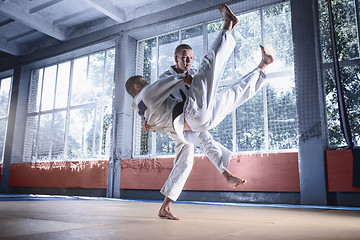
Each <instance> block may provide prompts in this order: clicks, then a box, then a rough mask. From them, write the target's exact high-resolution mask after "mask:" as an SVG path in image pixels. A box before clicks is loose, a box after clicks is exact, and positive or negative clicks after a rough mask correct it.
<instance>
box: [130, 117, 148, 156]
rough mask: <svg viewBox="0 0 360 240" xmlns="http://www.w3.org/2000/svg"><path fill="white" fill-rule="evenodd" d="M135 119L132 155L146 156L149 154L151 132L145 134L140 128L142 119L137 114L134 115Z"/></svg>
mask: <svg viewBox="0 0 360 240" xmlns="http://www.w3.org/2000/svg"><path fill="white" fill-rule="evenodd" d="M134 117H135V136H134V138H135V146H134V154H135V155H137V156H139V155H148V154H150V153H151V142H152V134H151V132H145V131H144V130H142V128H141V123H142V119H141V117H140V116H139V115H138V114H135V115H134Z"/></svg>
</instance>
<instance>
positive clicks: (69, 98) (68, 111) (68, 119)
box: [64, 60, 74, 159]
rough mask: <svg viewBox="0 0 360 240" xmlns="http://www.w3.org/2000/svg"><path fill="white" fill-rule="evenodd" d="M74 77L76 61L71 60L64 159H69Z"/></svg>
mask: <svg viewBox="0 0 360 240" xmlns="http://www.w3.org/2000/svg"><path fill="white" fill-rule="evenodd" d="M73 77H74V60H71V62H70V76H69V89H68V100H67V106H66V121H65V137H64V158H65V159H67V149H68V139H69V125H70V106H71V92H72V81H73Z"/></svg>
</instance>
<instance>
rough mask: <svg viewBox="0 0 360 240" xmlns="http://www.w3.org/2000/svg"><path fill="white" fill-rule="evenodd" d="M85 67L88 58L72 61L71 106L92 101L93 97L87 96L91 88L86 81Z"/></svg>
mask: <svg viewBox="0 0 360 240" xmlns="http://www.w3.org/2000/svg"><path fill="white" fill-rule="evenodd" d="M87 65H88V57H83V58H79V59H76V60H75V61H74V70H73V72H74V73H73V80H72V86H71V106H75V105H79V104H84V103H88V102H90V101H93V97H92V96H91V94H89V93H90V92H91V87H92V86H91V84H89V82H88V81H87Z"/></svg>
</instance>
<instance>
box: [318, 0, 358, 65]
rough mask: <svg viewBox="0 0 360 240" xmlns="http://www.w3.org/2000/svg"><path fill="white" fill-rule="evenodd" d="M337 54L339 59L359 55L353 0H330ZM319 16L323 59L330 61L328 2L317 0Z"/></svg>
mask: <svg viewBox="0 0 360 240" xmlns="http://www.w3.org/2000/svg"><path fill="white" fill-rule="evenodd" d="M331 3H332V9H333V16H334V27H335V38H336V44H337V54H338V58H339V60H340V61H342V60H349V59H353V58H357V57H359V45H358V36H357V23H356V14H355V1H354V0H332V1H331ZM319 16H320V30H321V44H322V50H323V53H322V55H323V61H324V62H325V63H329V62H332V47H331V35H330V23H329V11H328V3H327V1H326V0H319Z"/></svg>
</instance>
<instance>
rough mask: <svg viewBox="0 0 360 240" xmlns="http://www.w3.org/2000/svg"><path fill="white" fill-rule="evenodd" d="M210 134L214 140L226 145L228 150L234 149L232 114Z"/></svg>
mask: <svg viewBox="0 0 360 240" xmlns="http://www.w3.org/2000/svg"><path fill="white" fill-rule="evenodd" d="M209 132H210V134H211V135H212V136H213V138H214V140H215V141H217V142H219V143H221V144H222V145H224V146H225V147H226V148H227V149H230V150H232V149H233V121H232V114H229V115H227V116H226V118H225V119H224V120H223V121H222V122H221V123H220V124H219V125H218V126H216V127H215V128H213V129H211V130H210V131H209Z"/></svg>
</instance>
